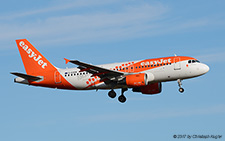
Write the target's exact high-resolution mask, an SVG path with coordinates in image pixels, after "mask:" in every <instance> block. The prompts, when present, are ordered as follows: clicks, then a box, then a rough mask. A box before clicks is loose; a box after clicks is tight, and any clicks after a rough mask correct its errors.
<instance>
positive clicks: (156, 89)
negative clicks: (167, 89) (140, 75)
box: [133, 82, 162, 95]
mask: <svg viewBox="0 0 225 141" xmlns="http://www.w3.org/2000/svg"><path fill="white" fill-rule="evenodd" d="M161 91H162V84H161V82H159V83H152V84H149V85H147V86H141V87H136V88H133V92H141V93H142V94H151V95H152V94H158V93H161Z"/></svg>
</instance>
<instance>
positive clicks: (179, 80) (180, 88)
mask: <svg viewBox="0 0 225 141" xmlns="http://www.w3.org/2000/svg"><path fill="white" fill-rule="evenodd" d="M177 82H178V86H179V92H180V93H183V92H184V88H182V87H181V85H182V83H181V79H177Z"/></svg>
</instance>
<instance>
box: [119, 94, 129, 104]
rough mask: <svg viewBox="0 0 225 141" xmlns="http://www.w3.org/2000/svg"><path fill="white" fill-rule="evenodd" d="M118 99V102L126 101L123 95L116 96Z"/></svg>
mask: <svg viewBox="0 0 225 141" xmlns="http://www.w3.org/2000/svg"><path fill="white" fill-rule="evenodd" d="M118 100H119V102H121V103H124V102H126V100H127V99H126V97H125V96H124V95H121V96H119V97H118Z"/></svg>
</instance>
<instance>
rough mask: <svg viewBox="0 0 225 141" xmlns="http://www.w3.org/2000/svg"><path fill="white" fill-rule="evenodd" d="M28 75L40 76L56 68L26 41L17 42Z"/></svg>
mask: <svg viewBox="0 0 225 141" xmlns="http://www.w3.org/2000/svg"><path fill="white" fill-rule="evenodd" d="M16 44H17V46H18V49H19V52H20V55H21V58H22V61H23V64H24V67H25V70H26V73H27V74H28V75H40V74H43V73H45V72H49V71H53V70H56V68H55V67H54V66H53V65H52V64H51V63H50V62H49V61H48V60H47V59H46V58H45V57H44V56H43V55H42V54H41V53H40V52H39V51H38V50H37V49H36V48H35V47H34V46H33V45H32V44H31V43H30V42H29V41H27V40H26V39H20V40H16Z"/></svg>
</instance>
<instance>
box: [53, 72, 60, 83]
mask: <svg viewBox="0 0 225 141" xmlns="http://www.w3.org/2000/svg"><path fill="white" fill-rule="evenodd" d="M54 79H55V83H56V84H58V83H61V75H60V73H59V72H58V71H55V73H54Z"/></svg>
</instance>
